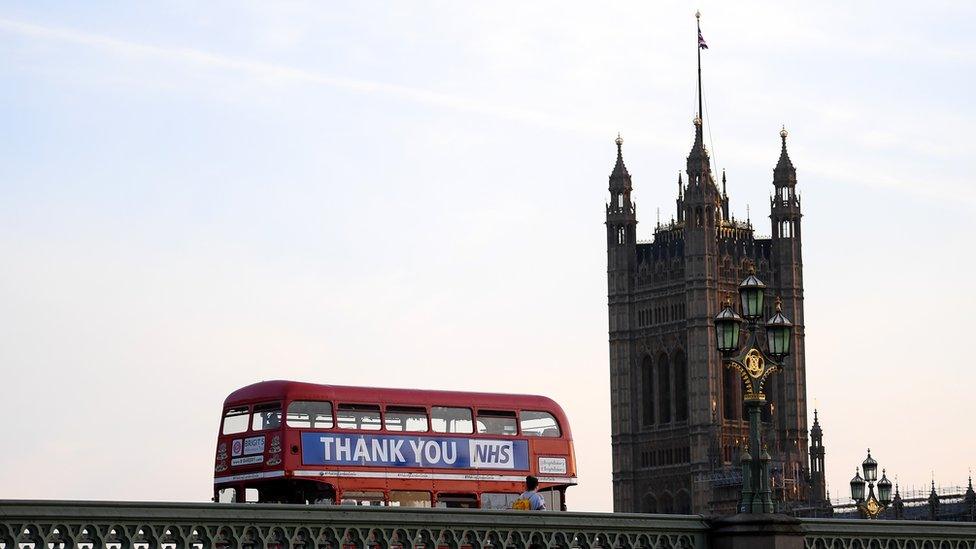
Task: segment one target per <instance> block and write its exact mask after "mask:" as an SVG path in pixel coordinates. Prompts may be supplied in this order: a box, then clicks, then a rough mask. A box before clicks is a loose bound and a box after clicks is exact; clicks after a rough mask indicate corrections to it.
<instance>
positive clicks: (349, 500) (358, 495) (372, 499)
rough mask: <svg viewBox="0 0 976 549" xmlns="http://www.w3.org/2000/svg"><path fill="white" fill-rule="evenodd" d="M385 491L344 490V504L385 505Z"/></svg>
mask: <svg viewBox="0 0 976 549" xmlns="http://www.w3.org/2000/svg"><path fill="white" fill-rule="evenodd" d="M385 503H386V502H385V500H384V499H383V492H343V494H342V504H343V505H366V506H383V505H385Z"/></svg>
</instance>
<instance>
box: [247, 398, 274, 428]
mask: <svg viewBox="0 0 976 549" xmlns="http://www.w3.org/2000/svg"><path fill="white" fill-rule="evenodd" d="M279 427H281V404H279V403H277V402H275V403H272V404H259V405H257V406H255V407H254V414H252V415H251V429H252V430H254V431H267V430H268V429H277V428H279Z"/></svg>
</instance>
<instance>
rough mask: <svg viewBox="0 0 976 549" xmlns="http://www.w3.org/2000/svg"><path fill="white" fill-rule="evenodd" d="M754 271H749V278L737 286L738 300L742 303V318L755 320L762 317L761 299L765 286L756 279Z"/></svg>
mask: <svg viewBox="0 0 976 549" xmlns="http://www.w3.org/2000/svg"><path fill="white" fill-rule="evenodd" d="M755 273H756V270H755V269H749V276H747V277H746V279H745V280H743V281H742V284H739V300H740V301H741V302H742V316H743V317H745V318H747V319H749V320H757V319H759V318H762V316H763V298H764V297H765V293H766V285H765V284H763V281H762V280H759V279H758V278H756V274H755Z"/></svg>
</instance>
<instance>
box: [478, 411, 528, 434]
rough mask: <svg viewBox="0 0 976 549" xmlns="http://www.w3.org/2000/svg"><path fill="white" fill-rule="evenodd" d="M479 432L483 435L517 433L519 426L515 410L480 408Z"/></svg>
mask: <svg viewBox="0 0 976 549" xmlns="http://www.w3.org/2000/svg"><path fill="white" fill-rule="evenodd" d="M478 433H479V434H482V435H507V436H515V435H517V434H518V426H517V422H516V421H515V412H502V411H498V410H479V411H478Z"/></svg>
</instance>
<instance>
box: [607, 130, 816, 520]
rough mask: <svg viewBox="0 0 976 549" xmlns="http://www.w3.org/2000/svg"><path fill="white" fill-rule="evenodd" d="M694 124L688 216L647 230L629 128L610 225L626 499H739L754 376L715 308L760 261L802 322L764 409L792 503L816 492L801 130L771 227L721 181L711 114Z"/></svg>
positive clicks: (686, 183) (680, 192) (772, 291)
mask: <svg viewBox="0 0 976 549" xmlns="http://www.w3.org/2000/svg"><path fill="white" fill-rule="evenodd" d="M694 129H695V137H694V144H693V145H692V148H691V152H690V154H689V155H688V158H687V163H686V166H685V170H684V176H682V175H679V176H678V185H677V187H678V188H677V198H676V204H675V205H676V212H675V217H674V218H673V220H672V221H671V222H670V223H667V224H660V223H659V224H658V225H657V226H656V227H655V228H654V233H653V239H652V240H651V241H649V242H638V240H637V208H636V206H635V204H634V202H633V200H632V198H631V193H632V191H633V185H632V181H631V175H630V173H629V172H628V170H627V167H626V166H625V164H624V156H623V141H622V139H620V138H618V139H617V142H616V143H617V161H616V165H615V166H614V168H613V171H612V173H611V175H610V185H609V191H610V202H609V203H608V204H607V205H606V231H607V281H608V301H609V335H610V342H609V344H610V387H611V389H610V390H611V421H612V448H613V506H614V511H617V512H658V513H669V512H676V513H688V512H693V513H710V512H718V513H724V512H734V509H735V505H736V501H737V499H738V494H739V491H740V490H741V474H740V469H739V463H738V458H739V451H738V449H739V447H740V446H742V445H744V444H745V441H746V440H747V436H748V431H747V425H748V424H747V418H746V417H745V414H744V412H743V406H742V386H741V380H740V379H739V377H738V376H737V375H736V374H735V372H734V371H732V370H730V369H727V368H724V367H723V364H722V360H721V357H720V355H719V353H718V351H717V350H716V349H715V333H714V331H715V328H714V324H713V322H712V319H713V318H714V317H715V315H716V314H717V313H718V312H719V310H720V309H721V303H722V302H723V300H724V299H726V297H727V296H729V295H730V294H734V293H736V291H737V287H738V284H739V283H740V282H741V281H742V279H744V278H745V277H746V276H747V271H748V269H749V267H750V266H754V267H755V269H756V274H757V276H758V277H759V278H760V279H762V280H763V281H764V282H765V283H766V284H767V286H768V290H767V297H768V298H767V300H766V303H767V306H768V307H770V308H771V307H772V303H773V297H774V296H779V297H780V298H781V299H782V304H783V305H782V306H783V312H784V313H785V314H786V315H787V316H788V317H789V318H790V319H791V320H792V321H793V324H794V335H793V341H792V354H791V355H790V356H789V357H788V358H787V361H786V368H785V371H784V372H782V373H780V374H777V375H775V376H773V378H772V380H771V382H770V384H769V385H768V387H767V393H768V399H769V402H770V405H769V406H767V407H766V409H765V410H764V412H763V420H764V421H763V430H764V436H765V441H766V443H767V445H768V449H769V453H770V454H771V456H772V458H773V482H774V494H778V498H779V499H780V500H781V501H782V502H783V505H784V506H786V507H788V506H789V505H790V503H791V502H796V503H797V504H799V503H800V502H803V503H806V502H809V501H810V500H811V499H812V497H811V496H812V494H810V471H809V466H808V464H809V456H808V446H807V444H808V442H807V419H806V418H807V410H806V384H805V379H806V375H805V356H804V321H803V262H802V256H801V230H800V218H801V213H800V197H799V195H798V194H797V192H796V170H795V168H794V167H793V163H792V162H791V160H790V157H789V154H788V153H787V147H786V138H787V134H786V131H785V129H784V130H783V131H782V132H781V134H780V135H781V139H782V147H781V150H780V156H779V161H778V162H777V163H776V167H775V168H774V170H773V179H772V184H773V187H772V191H773V194H772V197H771V199H770V215H769V218H770V222H771V237H770V238H758V237H757V236H756V234H755V231H754V227H753V225H752V223H751V222H750V221H748V220H746V221H741V220H736V219H735V218H733V217H732V216H731V215H730V212H729V198H728V194H727V193H726V179H725V174H724V172H723V174H722V178H721V182H717V181H716V179H715V177H714V176H713V174H712V170H711V162H710V159H709V153H708V151H707V150H706V148H705V146H704V143H703V136H702V124H701V119H700V117H696V119H695V128H694ZM767 316H768V315H767ZM820 465H821V467H822V462H820ZM820 473H821V475H822V469H821V471H820ZM821 478H822V477H821ZM821 482H822V481H821ZM821 486H822V485H821ZM817 488H818V491H819V490H822V488H821V487H820V486H818V487H817ZM818 495H819V494H818ZM821 497H822V496H821Z"/></svg>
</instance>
